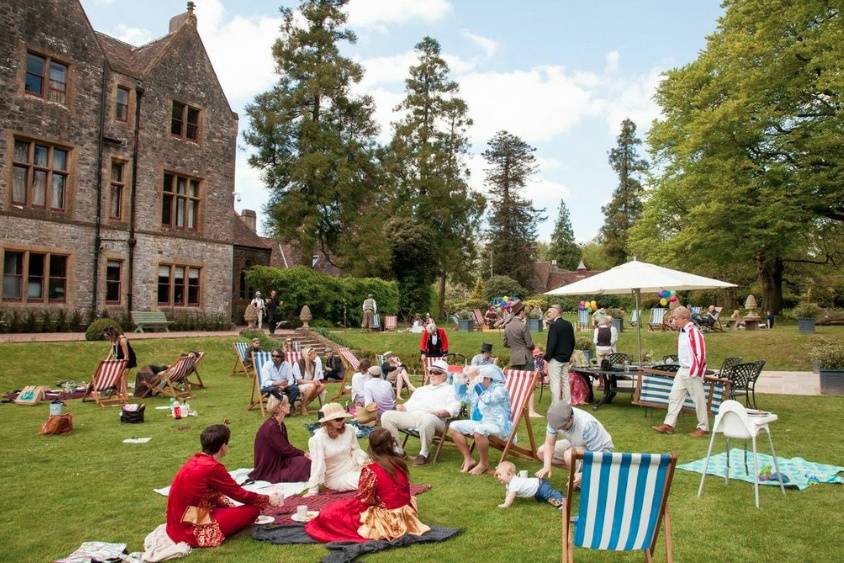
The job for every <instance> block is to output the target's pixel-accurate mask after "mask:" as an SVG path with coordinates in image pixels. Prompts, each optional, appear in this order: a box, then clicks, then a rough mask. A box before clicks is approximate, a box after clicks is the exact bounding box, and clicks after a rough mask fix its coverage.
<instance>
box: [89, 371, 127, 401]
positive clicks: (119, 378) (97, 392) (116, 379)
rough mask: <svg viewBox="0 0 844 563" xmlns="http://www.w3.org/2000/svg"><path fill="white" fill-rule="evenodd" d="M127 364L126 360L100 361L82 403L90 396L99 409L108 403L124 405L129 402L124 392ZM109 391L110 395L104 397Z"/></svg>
mask: <svg viewBox="0 0 844 563" xmlns="http://www.w3.org/2000/svg"><path fill="white" fill-rule="evenodd" d="M127 362H128V360H100V363H99V364H97V369H96V371H95V372H94V374H93V375H92V376H91V383H90V384H89V385H88V388H87V389H86V390H85V395H83V397H82V401H83V402H84V401H85V400H86V399H87V398H88V397H89V396H91V397H93V398H94V401H96V403H97V404H98V405H99V406H101V407H104V406H105V405H107V404H110V403H120V404H124V403H126V402H127V401H128V400H129V394H128V393H127V392H126V373H127V371H128V370H127V369H126V364H127ZM109 390H111V391H112V393H111V394H110V395H107V396H104V394H105V392H106V391H109Z"/></svg>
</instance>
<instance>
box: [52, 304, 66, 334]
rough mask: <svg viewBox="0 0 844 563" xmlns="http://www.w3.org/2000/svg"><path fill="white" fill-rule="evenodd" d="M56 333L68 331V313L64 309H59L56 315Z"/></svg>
mask: <svg viewBox="0 0 844 563" xmlns="http://www.w3.org/2000/svg"><path fill="white" fill-rule="evenodd" d="M55 323H56V332H64V331H65V330H66V329H67V313H65V311H64V309H59V311H58V313H56V321H55Z"/></svg>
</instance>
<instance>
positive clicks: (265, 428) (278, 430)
mask: <svg viewBox="0 0 844 563" xmlns="http://www.w3.org/2000/svg"><path fill="white" fill-rule="evenodd" d="M267 410H268V411H269V413H270V418H268V419H267V420H266V421H265V422H264V424H262V425H261V427H260V428H259V429H258V433H257V434H256V435H255V469H253V470H252V472H251V473H250V474H249V477H250V478H251V479H254V480H256V481H269V482H270V483H298V482H300V481H307V480H308V478H309V477H310V475H311V460H310V458H308V456H307V454H306V453H305V452H303V451H302V450H300V449H298V448H295V447H293V446H292V445H291V444H290V441H289V440H288V439H287V427H286V426H285V425H284V417H285V416H287V415H288V414H290V401H289V400H288V399H287V395H282V396H281V400H279V399H277V398H276V397H274V396H273V395H270V397H269V399H268V400H267Z"/></svg>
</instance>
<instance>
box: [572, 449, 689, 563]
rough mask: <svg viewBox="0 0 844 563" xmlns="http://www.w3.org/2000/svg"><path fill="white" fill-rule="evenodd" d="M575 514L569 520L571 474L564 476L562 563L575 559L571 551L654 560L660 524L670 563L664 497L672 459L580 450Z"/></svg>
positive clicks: (674, 462)
mask: <svg viewBox="0 0 844 563" xmlns="http://www.w3.org/2000/svg"><path fill="white" fill-rule="evenodd" d="M574 459H575V462H576V461H577V460H582V461H583V466H582V471H583V480H582V482H581V490H580V505H579V507H578V514H577V515H576V516H572V506H571V505H572V494H573V493H574V492H575V491H574V478H575V472H574V471H572V472H570V473H569V483H568V494H567V496H566V503H565V507H564V510H563V558H562V560H563V562H564V563H568V562H572V561H574V547H575V546H576V547H583V548H586V549H600V550H612V551H638V550H640V549H641V550H643V551H644V552H645V560H646V561H653V554H654V549H655V548H656V542H657V539H658V537H659V528H660V526H661V525H662V522H663V520H664V521H665V534H664V535H665V549H666V558H667V560H668V561H669V562H672V561H673V554H672V548H671V519H670V517H669V512H668V494H669V492H670V491H671V481H672V479H673V478H674V467H675V466H676V465H677V456H676V454H674V453H673V452H672V453H670V454H633V453H610V452H584V453H582V454H581V453H577V454H575V456H574Z"/></svg>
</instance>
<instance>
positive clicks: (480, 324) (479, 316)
mask: <svg viewBox="0 0 844 563" xmlns="http://www.w3.org/2000/svg"><path fill="white" fill-rule="evenodd" d="M472 319H474V321H475V330H481V331H482V330H484V329H485V328H486V319H484V315H483V313H481V310H480V309H472Z"/></svg>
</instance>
